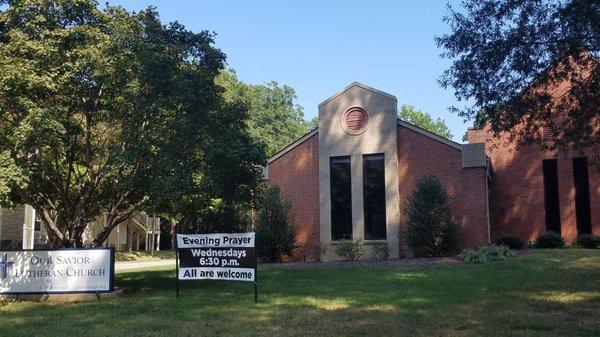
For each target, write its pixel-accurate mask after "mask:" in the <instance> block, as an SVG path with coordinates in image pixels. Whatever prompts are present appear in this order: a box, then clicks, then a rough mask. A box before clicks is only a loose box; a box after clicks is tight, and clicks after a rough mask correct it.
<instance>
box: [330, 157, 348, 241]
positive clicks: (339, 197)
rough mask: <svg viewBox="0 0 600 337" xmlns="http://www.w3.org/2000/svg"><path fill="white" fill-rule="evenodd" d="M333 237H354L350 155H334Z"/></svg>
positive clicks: (332, 161) (332, 164)
mask: <svg viewBox="0 0 600 337" xmlns="http://www.w3.org/2000/svg"><path fill="white" fill-rule="evenodd" d="M330 167H331V177H330V178H331V239H332V240H342V239H352V191H351V183H350V180H351V175H350V157H332V158H331V159H330Z"/></svg>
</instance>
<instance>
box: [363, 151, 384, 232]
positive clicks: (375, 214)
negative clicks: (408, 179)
mask: <svg viewBox="0 0 600 337" xmlns="http://www.w3.org/2000/svg"><path fill="white" fill-rule="evenodd" d="M363 197H364V198H363V199H364V213H365V239H366V240H382V239H385V238H386V226H385V170H384V163H383V154H374V155H365V156H363Z"/></svg>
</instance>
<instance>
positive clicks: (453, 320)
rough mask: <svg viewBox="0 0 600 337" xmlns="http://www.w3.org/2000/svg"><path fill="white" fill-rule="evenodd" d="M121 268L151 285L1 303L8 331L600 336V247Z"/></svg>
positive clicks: (135, 281) (120, 280)
mask: <svg viewBox="0 0 600 337" xmlns="http://www.w3.org/2000/svg"><path fill="white" fill-rule="evenodd" d="M173 277H174V271H173V270H169V269H158V270H157V269H155V270H142V271H134V272H126V273H122V274H117V280H116V282H117V285H118V286H123V287H137V288H140V289H141V290H140V291H139V292H136V293H132V294H130V295H126V296H125V297H122V298H118V299H111V300H102V301H94V302H86V303H74V304H48V303H31V302H10V303H6V304H4V305H2V306H0V335H2V336H11V337H18V336H70V335H83V336H163V335H170V336H179V337H184V336H366V335H368V336H483V335H485V336H600V283H599V280H600V250H580V249H569V250H537V251H534V252H532V253H531V254H528V255H524V256H520V257H518V258H513V259H509V260H506V261H500V262H495V263H489V264H485V265H454V266H443V267H413V268H403V269H392V268H338V269H276V268H264V269H259V280H258V281H259V300H260V303H259V304H254V302H253V295H252V286H251V285H250V284H248V283H235V282H221V283H217V282H209V281H199V282H192V283H185V284H183V287H182V290H181V298H179V299H176V298H175V282H174V279H173Z"/></svg>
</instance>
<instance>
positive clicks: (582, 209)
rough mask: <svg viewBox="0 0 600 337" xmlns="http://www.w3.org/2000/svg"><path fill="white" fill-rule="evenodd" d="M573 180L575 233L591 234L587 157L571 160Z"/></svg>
mask: <svg viewBox="0 0 600 337" xmlns="http://www.w3.org/2000/svg"><path fill="white" fill-rule="evenodd" d="M573 180H574V183H575V216H576V218H577V233H578V234H592V215H591V210H590V180H589V175H588V159H587V157H580V158H573Z"/></svg>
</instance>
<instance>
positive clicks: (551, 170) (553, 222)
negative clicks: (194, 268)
mask: <svg viewBox="0 0 600 337" xmlns="http://www.w3.org/2000/svg"><path fill="white" fill-rule="evenodd" d="M542 171H543V174H544V206H545V209H546V230H548V231H553V232H556V233H559V234H560V199H559V195H558V164H557V161H556V159H544V160H542Z"/></svg>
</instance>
